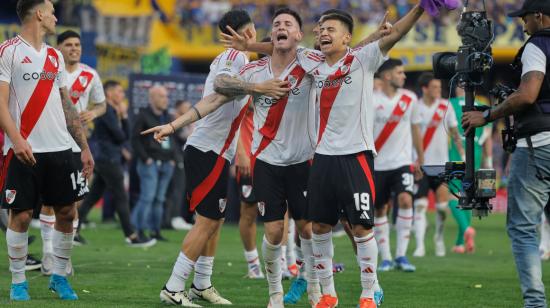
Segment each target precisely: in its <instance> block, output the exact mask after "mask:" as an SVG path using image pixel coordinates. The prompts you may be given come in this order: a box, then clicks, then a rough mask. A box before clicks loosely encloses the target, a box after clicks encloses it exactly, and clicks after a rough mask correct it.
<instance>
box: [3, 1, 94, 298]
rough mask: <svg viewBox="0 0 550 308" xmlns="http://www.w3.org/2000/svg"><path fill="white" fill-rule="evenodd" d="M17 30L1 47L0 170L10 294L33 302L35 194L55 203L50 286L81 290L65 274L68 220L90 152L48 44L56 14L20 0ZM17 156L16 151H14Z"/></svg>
mask: <svg viewBox="0 0 550 308" xmlns="http://www.w3.org/2000/svg"><path fill="white" fill-rule="evenodd" d="M17 15H18V16H19V19H20V20H21V33H20V35H18V36H16V37H15V38H12V39H10V40H8V41H6V42H4V43H3V44H2V45H1V47H0V129H2V130H4V131H5V132H6V134H7V138H6V143H5V145H4V154H6V155H7V159H6V165H5V166H4V168H3V172H2V181H1V182H2V183H0V187H2V192H3V194H4V196H5V198H2V201H1V202H2V207H3V208H6V209H9V210H10V221H9V226H8V230H7V232H6V243H7V246H8V255H9V260H10V271H11V273H12V285H11V288H10V298H11V299H12V300H14V301H25V300H30V296H29V292H28V283H27V280H26V278H25V260H26V258H27V251H28V243H27V238H28V233H27V230H28V227H29V224H30V221H31V218H32V213H33V211H34V210H38V208H37V205H39V204H40V202H39V201H40V200H42V201H43V202H44V204H46V205H50V206H53V208H54V212H55V216H56V220H55V224H54V230H53V234H52V241H53V243H54V244H53V256H54V259H53V271H52V275H51V277H50V283H49V288H50V289H51V290H53V291H54V292H55V293H57V294H58V295H59V297H60V298H61V299H63V300H76V299H78V296H77V295H76V293H75V292H74V291H73V289H72V288H71V286H70V284H69V282H68V280H67V278H66V267H67V262H68V260H69V258H70V257H71V251H72V246H73V220H74V217H75V212H76V208H75V206H74V202H75V201H76V200H77V199H78V198H79V194H80V192H81V187H80V185H78V184H79V183H78V179H79V174H80V173H81V172H82V175H83V177H88V176H89V175H90V174H91V172H92V170H93V165H94V162H93V158H92V154H91V153H90V149H89V148H88V143H87V141H86V134H85V132H84V129H83V127H82V124H81V121H80V119H79V115H78V113H77V112H76V109H75V108H74V106H73V103H72V101H71V99H70V97H69V94H68V90H67V86H68V82H67V76H66V71H65V63H64V60H63V56H62V54H61V53H60V52H59V51H58V50H56V49H54V48H52V47H50V46H48V45H46V44H45V43H44V37H45V35H46V34H54V33H55V25H56V22H57V19H56V17H55V15H54V6H53V4H52V2H51V1H49V0H19V1H18V2H17ZM71 136H72V138H73V139H74V141H75V142H76V144H77V145H78V147H79V148H80V149H81V161H82V170H78V169H77V168H76V166H74V162H73V154H72V151H71ZM14 156H15V157H14Z"/></svg>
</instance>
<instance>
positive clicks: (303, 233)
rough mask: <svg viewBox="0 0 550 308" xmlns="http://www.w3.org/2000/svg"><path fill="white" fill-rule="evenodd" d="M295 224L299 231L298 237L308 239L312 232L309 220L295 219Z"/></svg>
mask: <svg viewBox="0 0 550 308" xmlns="http://www.w3.org/2000/svg"><path fill="white" fill-rule="evenodd" d="M296 226H297V228H298V231H299V233H300V237H302V238H304V239H310V238H311V235H312V233H313V230H312V226H311V223H310V222H307V221H305V220H297V221H296Z"/></svg>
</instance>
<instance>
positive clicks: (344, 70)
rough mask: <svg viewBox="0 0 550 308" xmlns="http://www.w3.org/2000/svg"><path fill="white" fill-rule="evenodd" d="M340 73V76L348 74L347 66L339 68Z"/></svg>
mask: <svg viewBox="0 0 550 308" xmlns="http://www.w3.org/2000/svg"><path fill="white" fill-rule="evenodd" d="M340 71H341V72H342V74H347V73H348V72H349V65H342V66H341V67H340Z"/></svg>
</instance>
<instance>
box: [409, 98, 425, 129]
mask: <svg viewBox="0 0 550 308" xmlns="http://www.w3.org/2000/svg"><path fill="white" fill-rule="evenodd" d="M418 104H419V102H418V98H417V97H416V96H415V97H414V98H413V100H412V102H411V109H412V112H411V123H412V124H420V123H421V122H422V117H421V116H420V110H419V108H418Z"/></svg>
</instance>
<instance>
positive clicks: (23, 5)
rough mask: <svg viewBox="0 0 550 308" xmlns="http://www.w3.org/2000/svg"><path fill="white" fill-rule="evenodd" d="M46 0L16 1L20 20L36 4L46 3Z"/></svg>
mask: <svg viewBox="0 0 550 308" xmlns="http://www.w3.org/2000/svg"><path fill="white" fill-rule="evenodd" d="M46 1H47V0H19V1H17V7H16V12H17V16H18V17H19V20H20V21H23V20H25V18H27V15H29V13H30V12H31V10H32V9H34V8H35V7H36V6H37V5H40V4H44V3H46Z"/></svg>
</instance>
